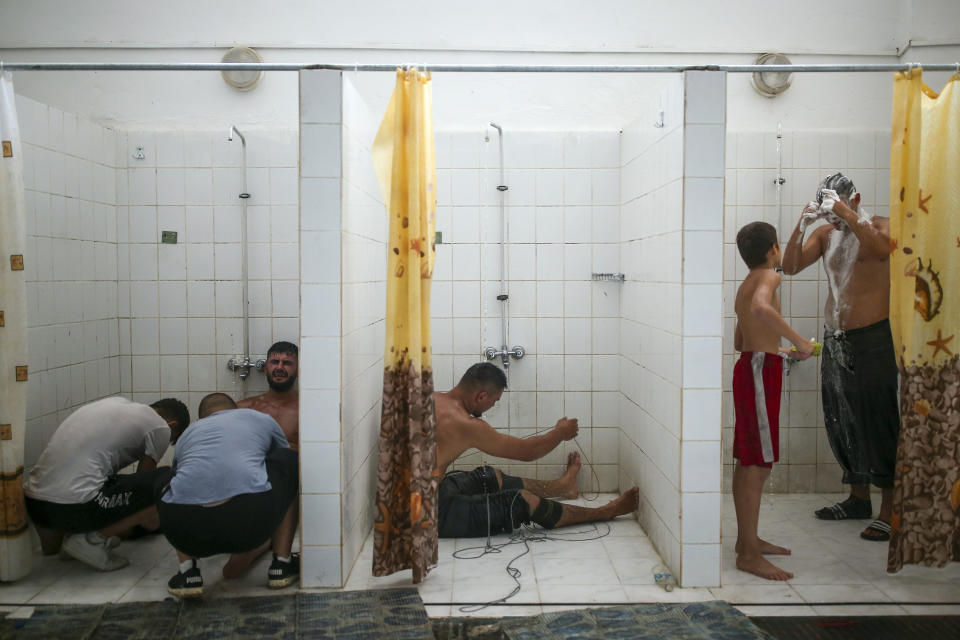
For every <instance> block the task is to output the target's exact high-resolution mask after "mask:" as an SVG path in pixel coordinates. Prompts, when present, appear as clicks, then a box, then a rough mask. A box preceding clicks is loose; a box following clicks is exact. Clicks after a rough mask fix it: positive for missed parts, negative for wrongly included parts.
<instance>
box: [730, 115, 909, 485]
mask: <svg viewBox="0 0 960 640" xmlns="http://www.w3.org/2000/svg"><path fill="white" fill-rule="evenodd" d="M783 129H784V133H783V139H782V166H783V178H784V179H785V180H786V182H785V184H784V185H783V191H782V202H783V205H782V214H780V215H778V212H777V191H776V186H775V184H774V178H775V177H776V174H777V140H776V131H738V132H736V133H733V132H731V133H730V135H729V136H728V137H727V142H726V158H727V159H726V167H727V169H726V193H725V211H724V240H723V241H724V268H723V271H724V311H723V316H724V318H723V353H724V366H723V376H724V380H723V390H724V393H723V427H724V429H723V462H724V472H723V477H724V491H727V492H729V491H730V482H731V473H732V466H731V463H732V446H733V393H732V392H731V391H730V388H731V375H732V370H733V361H734V358H735V355H734V351H733V329H734V316H735V314H734V311H733V300H734V295H735V293H736V288H737V286H738V285H739V284H740V282H742V280H743V278H744V276H745V275H746V273H747V269H746V266H745V265H744V264H743V260H742V259H741V258H740V256H739V254H738V253H737V247H736V244H735V241H736V234H737V230H738V229H739V228H740V227H742V226H743V225H745V224H747V223H748V222H751V221H753V220H765V221H766V222H769V223H770V224H772V225H774V226H775V227H777V230H778V234H779V237H780V241H781V247H782V246H783V243H786V242H787V240H789V238H790V234H791V233H793V229H794V227H795V226H796V222H797V219H798V218H799V216H800V211H801V209H802V208H803V206H804V205H805V204H806V203H807V202H809V201H810V200H811V199H813V196H814V195H815V193H816V189H817V185H819V183H820V181H821V180H822V179H823V178H824V177H825V176H826V175H829V174H830V173H834V172H836V171H843V173H845V174H846V175H848V176H850V178H851V179H852V180H853V182H854V184H855V185H856V187H857V190H858V191H859V192H860V193H861V197H862V206H863V207H864V208H865V209H866V210H867V211H869V212H871V213H873V214H876V215H881V216H887V215H889V213H888V207H889V200H890V196H889V173H890V171H889V166H890V153H889V146H890V133H889V131H836V132H830V131H791V130H790V129H789V122H785V123H784V126H783ZM807 235H808V237H809V231H808V233H807ZM826 297H827V284H826V277H825V275H824V272H823V267H822V263H818V265H816V266H810V267H808V268H807V269H806V270H804V271H803V272H801V273H799V274H797V275H795V276H786V275H785V276H784V277H783V282H782V284H781V285H780V301H781V307H782V312H783V315H784V317H785V318H786V320H787V322H789V323H790V324H791V325H792V326H793V327H794V328H796V329H797V330H798V331H799V332H800V333H801V334H802V335H805V336H811V337H812V336H818V338H817V339H818V340H820V339H821V338H822V336H823V307H824V304H825V302H826ZM784 383H785V384H784V394H783V398H782V402H781V407H780V462H779V463H778V464H776V465H774V468H773V472H772V473H771V475H770V479H769V480H768V481H767V485H766V488H765V490H766V491H770V492H774V493H813V492H818V493H822V492H837V491H842V490H843V486H842V484H841V482H840V479H841V473H842V472H841V470H840V468H839V466H838V465H837V463H836V459H835V458H834V456H833V452H832V451H831V450H830V445H829V444H828V442H827V439H826V431H825V429H824V426H823V413H822V404H821V400H820V371H819V360H810V361H806V362H801V363H799V364H796V365H795V366H793V367H792V368H791V371H790V375H789V376H787V377H786V378H785V381H784Z"/></svg>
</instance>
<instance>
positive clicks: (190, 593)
mask: <svg viewBox="0 0 960 640" xmlns="http://www.w3.org/2000/svg"><path fill="white" fill-rule="evenodd" d="M167 591H169V592H170V593H172V594H173V595H175V596H177V597H178V598H197V597H199V596H202V595H203V576H202V575H200V567H198V566H197V561H196V560H194V561H193V566H192V567H190V568H189V569H187V571H186V572H183V571H178V572H177V574H176V575H175V576H173V577H172V578H170V580H169V581H168V582H167Z"/></svg>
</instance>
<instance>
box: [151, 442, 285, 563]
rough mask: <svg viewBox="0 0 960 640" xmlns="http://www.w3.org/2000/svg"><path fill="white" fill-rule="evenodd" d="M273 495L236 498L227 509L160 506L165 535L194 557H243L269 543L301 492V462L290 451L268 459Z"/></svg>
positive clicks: (269, 455) (276, 452)
mask: <svg viewBox="0 0 960 640" xmlns="http://www.w3.org/2000/svg"><path fill="white" fill-rule="evenodd" d="M266 464H267V479H268V480H269V481H270V490H269V491H263V492H261V493H244V494H241V495H238V496H233V497H232V498H230V499H229V500H227V501H226V502H224V503H223V504H220V505H217V506H215V507H204V506H202V505H196V504H173V503H170V502H163V500H159V501H158V502H157V511H158V512H159V513H160V526H161V528H162V529H163V535H165V536H166V537H167V540H168V541H169V542H170V544H171V545H172V546H173V548H174V549H176V550H177V551H179V552H181V553H185V554H187V555H189V556H193V557H194V558H206V557H208V556H213V555H217V554H219V553H243V552H244V551H251V550H253V549H256V548H257V547H259V546H260V545H262V544H263V543H264V542H266V541H267V540H269V539H270V537H271V536H272V535H273V533H274V531H276V530H277V527H279V526H280V523H281V522H282V521H283V518H284V516H286V514H287V509H288V508H289V507H290V504H291V503H292V502H293V501H294V500H296V498H297V496H298V495H299V493H300V488H299V483H300V475H299V457H298V456H297V452H296V451H293V450H292V449H286V448H279V447H278V448H274V449H272V450H271V451H270V452H269V453H267V455H266Z"/></svg>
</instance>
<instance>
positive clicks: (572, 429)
mask: <svg viewBox="0 0 960 640" xmlns="http://www.w3.org/2000/svg"><path fill="white" fill-rule="evenodd" d="M553 428H554V429H556V430H557V433H559V434H560V436H561V437H562V438H563V439H564V440H573V439H574V438H576V437H577V434H578V433H579V432H580V427H579V426H578V422H577V419H576V418H568V417H566V416H564V417H562V418H560V419H559V420H557V424H556V426H554V427H553Z"/></svg>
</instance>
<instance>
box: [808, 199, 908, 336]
mask: <svg viewBox="0 0 960 640" xmlns="http://www.w3.org/2000/svg"><path fill="white" fill-rule="evenodd" d="M864 224H870V225H872V226H873V227H874V228H876V229H877V230H879V231H882V232H883V233H889V227H890V221H889V220H888V219H887V218H878V217H874V218H872V219H870V221H869V222H866V223H864ZM823 229H824V231H820V229H818V230H817V231H818V232H820V237H819V241H820V247H821V255H822V257H823V267H824V270H825V271H826V273H827V282H828V285H829V286H828V294H827V302H826V305H825V306H824V310H823V317H824V322H825V323H826V324H827V326H828V327H831V328H833V329H858V328H860V327H866V326H868V325H871V324H874V323H875V322H880V321H881V320H885V319H886V318H887V317H888V316H889V315H890V258H889V256H888V257H886V258H884V259H882V260H878V259H876V258H874V257H867V258H865V257H864V256H863V255H861V252H860V241H859V240H858V239H857V237H856V236H855V235H854V234H853V232H852V231H850V230H849V229H848V228H844V229H843V230H842V231H838V230H836V229H834V228H833V227H832V226H826V227H823Z"/></svg>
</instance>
